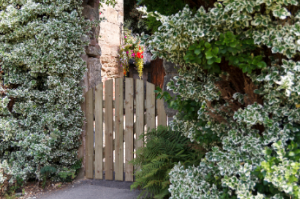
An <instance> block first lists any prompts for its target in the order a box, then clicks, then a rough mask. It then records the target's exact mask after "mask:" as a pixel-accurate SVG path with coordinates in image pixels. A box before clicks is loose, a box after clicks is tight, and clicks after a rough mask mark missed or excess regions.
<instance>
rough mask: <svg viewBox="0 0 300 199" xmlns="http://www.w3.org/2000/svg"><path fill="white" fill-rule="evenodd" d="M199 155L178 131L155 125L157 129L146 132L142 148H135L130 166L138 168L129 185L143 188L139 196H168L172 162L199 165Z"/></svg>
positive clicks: (162, 197)
mask: <svg viewBox="0 0 300 199" xmlns="http://www.w3.org/2000/svg"><path fill="white" fill-rule="evenodd" d="M144 136H145V135H141V137H140V139H144ZM201 157H202V156H201V153H200V151H199V150H196V149H195V148H193V145H192V143H191V142H190V140H189V139H188V138H186V137H183V136H182V135H181V133H180V132H175V131H172V130H171V129H170V128H169V127H163V126H158V128H157V130H152V131H150V132H147V141H146V143H145V145H144V147H143V148H140V149H138V150H137V154H136V159H134V161H133V165H134V166H136V167H137V168H138V169H137V172H136V173H135V182H134V183H133V184H132V185H131V188H132V189H133V188H139V187H140V188H143V189H144V190H143V191H142V193H141V194H140V195H139V197H143V198H144V197H146V196H147V197H148V198H153V197H154V198H156V199H164V198H168V197H169V196H170V193H169V191H168V188H169V185H170V176H169V172H170V170H171V169H172V168H173V167H174V165H175V164H177V163H178V162H181V164H182V165H186V166H188V165H193V164H199V162H200V159H201Z"/></svg>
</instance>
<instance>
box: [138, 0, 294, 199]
mask: <svg viewBox="0 0 300 199" xmlns="http://www.w3.org/2000/svg"><path fill="white" fill-rule="evenodd" d="M139 10H140V11H141V12H144V13H145V14H146V15H147V16H148V17H149V16H152V17H156V19H157V20H160V22H161V23H162V25H161V26H160V27H159V28H158V31H157V32H155V33H154V34H153V35H151V36H147V35H144V36H143V39H142V40H143V41H144V42H145V44H146V45H147V46H148V47H149V49H150V51H151V53H152V54H153V58H156V57H160V58H164V59H166V60H167V61H171V62H173V63H176V64H178V65H179V66H180V70H179V72H180V73H179V76H177V77H175V78H174V80H173V81H171V82H170V83H169V84H168V88H169V89H170V90H173V91H174V92H175V93H177V94H179V96H180V99H181V100H182V101H184V102H185V103H183V102H178V101H176V100H170V104H171V105H172V104H173V106H174V105H176V104H177V107H179V108H180V107H191V108H193V109H191V110H193V111H192V112H191V113H195V112H196V114H189V113H187V114H182V111H180V112H179V113H178V114H177V115H176V116H175V117H174V120H173V123H172V128H173V130H175V131H180V132H183V135H184V136H186V137H188V138H190V139H191V141H193V142H195V143H198V144H199V145H201V146H202V147H205V148H206V150H207V153H206V155H205V158H203V159H202V160H201V163H200V164H199V165H194V166H193V167H184V166H183V165H181V164H180V163H178V164H177V165H175V167H174V168H173V169H172V170H171V172H170V182H171V185H170V187H169V191H170V192H171V198H174V199H175V198H176V199H178V198H207V199H211V198H240V199H248V198H256V199H258V198H261V199H263V198H264V199H266V198H269V199H271V198H272V199H288V198H300V192H299V174H300V167H299V149H300V147H299V145H298V144H297V143H298V139H299V123H300V121H299V118H300V117H299V116H300V109H298V106H299V104H300V81H299V75H300V69H299V66H300V62H299V61H300V58H299V51H300V47H299V45H300V38H299V36H300V7H299V2H298V1H296V0H250V1H243V0H220V1H219V2H216V3H215V4H214V5H213V6H210V7H209V8H207V7H206V8H204V7H200V8H199V9H198V10H197V11H196V12H193V11H191V10H190V9H189V8H188V7H185V8H184V9H183V10H182V11H179V12H178V13H176V14H174V15H171V16H164V15H161V14H159V13H152V12H149V13H148V12H147V9H146V7H141V8H140V9H139ZM163 96H164V95H163ZM188 104H193V105H191V106H188ZM187 115H188V116H189V117H187ZM210 138H211V139H210Z"/></svg>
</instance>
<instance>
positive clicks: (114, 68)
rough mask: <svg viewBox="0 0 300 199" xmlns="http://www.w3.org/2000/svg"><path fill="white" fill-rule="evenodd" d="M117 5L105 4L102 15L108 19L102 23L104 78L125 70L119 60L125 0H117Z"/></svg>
mask: <svg viewBox="0 0 300 199" xmlns="http://www.w3.org/2000/svg"><path fill="white" fill-rule="evenodd" d="M116 2H117V4H116V5H115V7H112V6H107V5H103V7H101V9H100V11H101V17H105V18H106V21H103V22H102V23H101V24H100V38H99V42H98V43H99V45H100V46H101V49H102V55H101V58H100V60H101V64H102V80H103V82H104V81H105V80H106V79H111V78H117V77H122V76H123V70H122V68H121V67H120V63H119V60H118V51H119V48H120V45H121V38H122V28H123V21H124V3H123V0H116Z"/></svg>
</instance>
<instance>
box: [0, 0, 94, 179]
mask: <svg viewBox="0 0 300 199" xmlns="http://www.w3.org/2000/svg"><path fill="white" fill-rule="evenodd" d="M81 4H82V1H81V0H79V1H77V0H0V71H2V72H1V73H0V79H1V81H0V82H1V83H2V84H1V86H0V89H1V90H0V184H1V183H3V181H4V180H10V182H14V180H15V179H16V178H17V177H18V178H22V179H24V180H27V179H29V178H33V179H35V178H38V179H40V178H41V176H40V175H41V173H40V171H41V169H42V168H44V167H45V166H51V167H54V168H55V169H56V174H59V173H60V172H64V171H66V169H70V168H71V167H72V165H74V164H75V163H76V161H78V158H77V149H78V147H79V146H80V135H81V128H82V124H83V113H82V111H81V107H80V103H81V102H82V101H83V97H82V88H81V87H80V86H79V82H80V81H81V79H82V77H83V74H84V72H85V70H86V68H85V66H84V61H83V60H82V59H81V57H80V56H81V55H82V54H83V53H84V46H85V45H86V44H84V43H83V41H82V40H81V38H82V37H83V36H84V35H86V31H87V30H88V27H89V26H90V25H91V24H90V23H89V22H86V21H85V20H84V19H83V18H82V17H81V13H82V8H81ZM47 177H48V176H47ZM8 178H9V179H8Z"/></svg>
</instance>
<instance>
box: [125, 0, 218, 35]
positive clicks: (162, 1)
mask: <svg viewBox="0 0 300 199" xmlns="http://www.w3.org/2000/svg"><path fill="white" fill-rule="evenodd" d="M214 1H215V0H197V1H195V0H125V1H124V11H125V16H124V17H125V18H124V19H125V27H126V28H128V29H131V30H132V31H133V32H134V33H142V32H147V33H154V32H155V31H157V29H158V27H159V26H161V22H160V21H159V20H156V18H155V17H153V16H149V17H148V18H146V19H144V18H142V15H141V13H140V12H138V11H137V7H139V6H146V7H147V9H148V11H151V12H154V11H157V12H158V13H160V14H163V15H167V16H169V15H172V14H175V13H177V12H178V11H179V10H182V9H183V8H184V6H185V5H186V4H188V5H189V7H190V8H191V9H193V10H196V9H197V8H199V7H200V5H204V6H205V7H208V6H209V5H210V4H213V2H214Z"/></svg>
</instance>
